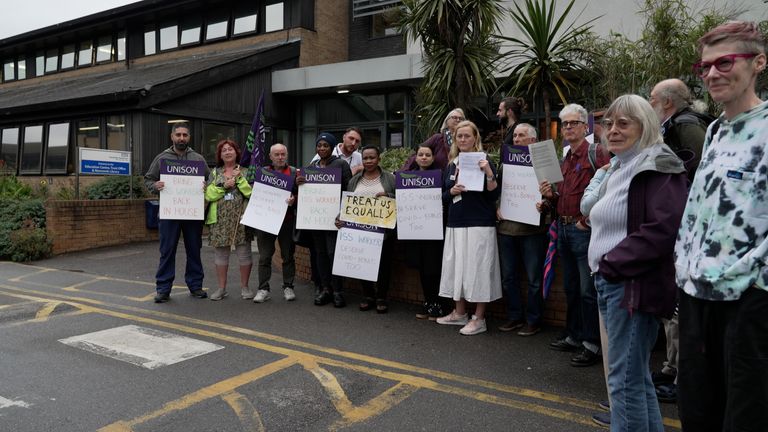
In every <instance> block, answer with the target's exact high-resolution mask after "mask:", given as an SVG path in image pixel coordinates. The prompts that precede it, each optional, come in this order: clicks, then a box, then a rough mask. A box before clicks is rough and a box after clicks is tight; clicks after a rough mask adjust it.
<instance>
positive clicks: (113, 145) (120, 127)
mask: <svg viewBox="0 0 768 432" xmlns="http://www.w3.org/2000/svg"><path fill="white" fill-rule="evenodd" d="M126 131H127V129H126V128H125V116H123V115H111V116H107V149H109V150H128V135H127V134H126Z"/></svg>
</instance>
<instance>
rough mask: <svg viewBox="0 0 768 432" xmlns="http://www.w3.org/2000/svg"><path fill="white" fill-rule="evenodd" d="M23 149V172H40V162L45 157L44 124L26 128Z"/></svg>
mask: <svg viewBox="0 0 768 432" xmlns="http://www.w3.org/2000/svg"><path fill="white" fill-rule="evenodd" d="M21 151H22V153H21V172H22V173H27V174H40V163H41V161H42V158H43V126H42V125H38V126H27V127H25V128H24V147H23V148H22V150H21Z"/></svg>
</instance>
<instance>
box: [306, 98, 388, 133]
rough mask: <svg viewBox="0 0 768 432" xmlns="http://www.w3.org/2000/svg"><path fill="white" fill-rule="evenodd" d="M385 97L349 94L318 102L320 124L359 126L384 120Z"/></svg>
mask: <svg viewBox="0 0 768 432" xmlns="http://www.w3.org/2000/svg"><path fill="white" fill-rule="evenodd" d="M384 108H385V101H384V95H383V94H379V95H362V94H358V93H348V94H346V95H343V97H339V98H334V99H323V100H320V101H319V102H318V107H317V112H318V114H319V123H320V124H345V125H348V124H359V123H365V122H374V121H382V120H384Z"/></svg>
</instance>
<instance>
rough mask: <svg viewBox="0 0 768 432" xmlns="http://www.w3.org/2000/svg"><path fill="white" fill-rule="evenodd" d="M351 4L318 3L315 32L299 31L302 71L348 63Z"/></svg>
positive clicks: (332, 0)
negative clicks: (320, 66)
mask: <svg viewBox="0 0 768 432" xmlns="http://www.w3.org/2000/svg"><path fill="white" fill-rule="evenodd" d="M349 4H350V3H349V0H323V1H317V2H315V31H311V30H306V29H299V34H300V35H301V55H300V57H299V67H307V66H316V65H322V64H329V63H339V62H344V61H347V60H348V57H347V53H348V46H349V14H350V11H349Z"/></svg>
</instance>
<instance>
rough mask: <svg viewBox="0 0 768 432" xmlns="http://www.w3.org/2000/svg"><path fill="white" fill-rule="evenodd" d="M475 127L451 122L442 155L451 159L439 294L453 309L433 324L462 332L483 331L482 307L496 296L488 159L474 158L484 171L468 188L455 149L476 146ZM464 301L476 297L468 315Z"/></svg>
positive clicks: (492, 179) (495, 190)
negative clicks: (475, 186)
mask: <svg viewBox="0 0 768 432" xmlns="http://www.w3.org/2000/svg"><path fill="white" fill-rule="evenodd" d="M482 151H483V146H482V143H481V142H480V131H479V130H478V129H477V126H475V124H474V123H472V122H471V121H463V122H461V123H459V124H458V125H457V126H456V132H454V137H453V143H452V144H451V150H450V153H449V155H448V159H449V160H450V161H451V162H450V163H449V164H448V168H446V172H445V181H444V182H443V202H444V203H445V205H446V206H447V208H448V223H447V226H446V231H445V246H444V248H443V271H442V274H441V277H440V296H441V297H449V298H452V299H453V300H454V301H455V303H456V306H455V309H454V310H453V311H452V312H451V313H449V314H448V315H446V316H444V317H441V318H438V319H437V322H438V324H447V325H460V326H462V328H461V330H459V332H460V333H461V334H463V335H475V334H478V333H482V332H484V331H486V325H485V308H486V306H487V304H488V303H489V302H492V301H494V300H496V299H499V298H501V276H500V273H499V254H498V248H497V243H496V200H497V199H498V197H499V191H500V189H499V185H498V184H497V183H496V172H495V171H494V168H493V164H491V163H489V162H488V160H487V159H485V158H483V159H481V160H480V161H479V162H477V164H478V166H479V167H480V170H481V171H482V172H483V173H484V174H485V179H484V180H483V190H482V192H480V191H468V190H466V187H465V186H464V185H463V184H462V182H461V172H460V171H461V170H462V169H467V170H469V169H470V168H468V167H466V168H464V167H461V166H460V164H459V153H464V152H482ZM467 302H472V303H476V304H477V305H476V307H475V314H474V315H473V316H472V319H469V318H468V314H467Z"/></svg>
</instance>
